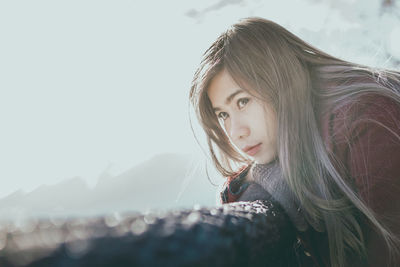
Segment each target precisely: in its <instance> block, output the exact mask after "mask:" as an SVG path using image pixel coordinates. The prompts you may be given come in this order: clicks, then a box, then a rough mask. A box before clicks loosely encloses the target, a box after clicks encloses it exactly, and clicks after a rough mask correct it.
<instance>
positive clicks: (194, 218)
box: [0, 201, 295, 267]
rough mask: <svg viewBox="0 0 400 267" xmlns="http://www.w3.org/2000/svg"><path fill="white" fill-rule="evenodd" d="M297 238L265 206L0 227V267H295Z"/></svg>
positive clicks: (280, 214) (278, 210) (234, 205)
mask: <svg viewBox="0 0 400 267" xmlns="http://www.w3.org/2000/svg"><path fill="white" fill-rule="evenodd" d="M294 242H295V232H294V228H293V226H292V225H291V223H290V221H289V219H288V217H287V216H286V214H285V213H283V211H282V209H281V208H280V207H279V206H278V205H275V204H274V203H273V202H270V201H255V202H238V203H232V204H226V205H223V206H221V207H211V208H194V209H192V210H177V211H169V212H154V213H148V214H114V215H112V216H106V217H97V218H75V219H71V218H70V219H66V220H64V219H49V220H40V221H38V220H31V221H25V222H23V223H19V224H18V225H15V224H13V223H3V224H2V225H1V229H0V266H4V267H7V266H29V267H37V266H52V267H54V266H68V267H75V266H76V267H78V266H79V267H80V266H85V267H86V266H98V267H101V266H113V267H118V266H174V267H175V266H274V267H279V266H293V264H290V262H291V261H292V260H293V259H294V255H293V249H292V248H293V246H292V245H293V244H294Z"/></svg>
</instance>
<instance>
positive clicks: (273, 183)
mask: <svg viewBox="0 0 400 267" xmlns="http://www.w3.org/2000/svg"><path fill="white" fill-rule="evenodd" d="M252 168H253V169H252V172H253V179H254V182H255V183H257V184H259V185H261V187H262V188H263V189H264V190H265V191H267V192H268V193H269V194H270V195H271V196H272V197H273V198H274V199H275V200H276V201H277V202H278V203H279V204H281V206H282V208H283V209H284V210H285V212H286V213H287V215H288V216H289V218H290V219H291V221H292V222H293V224H294V225H295V226H296V228H297V229H298V230H299V231H306V230H307V229H308V223H307V221H306V218H305V214H304V212H303V210H302V209H301V207H300V204H299V200H298V198H297V197H296V196H295V195H294V193H293V191H292V190H291V189H290V188H289V186H288V184H287V183H286V180H285V179H284V178H283V176H282V171H281V168H280V166H279V161H278V160H274V161H272V162H270V163H267V164H255V165H254V166H253V167H252Z"/></svg>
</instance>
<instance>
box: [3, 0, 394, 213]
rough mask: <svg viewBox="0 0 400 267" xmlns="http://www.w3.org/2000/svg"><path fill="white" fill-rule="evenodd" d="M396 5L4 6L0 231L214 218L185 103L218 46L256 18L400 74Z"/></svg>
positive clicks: (356, 1) (295, 0) (361, 1)
mask: <svg viewBox="0 0 400 267" xmlns="http://www.w3.org/2000/svg"><path fill="white" fill-rule="evenodd" d="M399 4H400V3H399V1H394V0H393V1H388V0H385V1H382V0H346V1H344V0H342V1H341V0H325V1H316V0H281V1H261V0H219V1H218V0H216V1H211V0H209V1H194V0H191V1H184V0H182V1H177V0H176V1H144V0H142V1H126V0H125V1H123V0H119V1H101V0H90V1H89V0H79V1H77V0H69V1H53V0H47V1H44V0H35V1H27V0H25V1H23V0H21V1H4V0H0V125H1V126H0V127H1V128H0V219H1V216H2V217H7V216H23V215H24V214H31V213H32V214H36V213H39V214H54V213H56V214H70V213H79V214H88V213H97V212H110V211H117V210H130V209H134V210H146V209H153V208H171V207H189V206H191V205H193V204H196V203H198V204H201V205H213V204H214V203H215V190H216V188H215V187H214V186H212V185H211V184H210V183H209V181H208V180H207V177H206V174H205V170H204V166H205V164H206V156H205V155H204V154H202V151H201V149H200V147H199V145H198V144H197V143H196V142H195V139H194V137H193V135H192V132H191V129H190V123H189V108H188V92H189V87H190V82H191V79H192V76H193V73H194V71H195V69H196V67H197V65H198V64H199V62H200V58H201V55H202V53H203V52H204V51H205V50H206V49H207V48H208V47H209V45H210V44H211V43H212V42H213V41H214V40H215V39H216V37H217V36H218V35H219V34H220V33H221V32H222V31H224V30H225V29H227V27H228V26H229V25H231V24H233V23H235V22H237V21H238V19H240V18H244V17H248V16H261V17H265V18H268V19H271V20H273V21H275V22H278V23H279V24H281V25H283V26H284V27H286V28H287V29H289V30H290V31H292V32H293V33H295V34H297V35H298V36H300V37H301V38H303V39H305V40H306V41H308V42H310V43H311V44H313V45H314V46H317V47H319V48H321V49H323V50H325V51H326V52H328V53H331V54H333V55H334V56H337V57H340V58H343V59H346V60H350V61H356V62H358V63H364V64H368V65H372V66H377V67H389V68H397V69H398V68H399V66H400V65H399V63H400V45H399V44H400V9H399ZM193 126H194V128H195V130H196V131H199V128H198V126H197V124H196V122H195V121H194V125H193ZM198 137H199V138H200V140H204V138H203V136H202V134H201V132H198ZM202 145H203V147H204V148H205V144H204V143H203V144H202ZM208 166H209V167H210V169H209V172H210V174H211V176H212V177H211V178H212V180H213V181H214V182H215V183H217V184H220V183H221V182H223V179H221V178H219V177H218V175H217V174H216V173H215V171H214V170H213V169H212V166H211V165H210V164H209V165H208Z"/></svg>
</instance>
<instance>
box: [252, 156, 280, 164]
mask: <svg viewBox="0 0 400 267" xmlns="http://www.w3.org/2000/svg"><path fill="white" fill-rule="evenodd" d="M274 159H275V156H274V155H265V156H263V157H262V156H260V157H254V161H255V163H257V164H267V163H270V162H272V161H273V160H274Z"/></svg>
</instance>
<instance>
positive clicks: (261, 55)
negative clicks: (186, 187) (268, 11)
mask: <svg viewBox="0 0 400 267" xmlns="http://www.w3.org/2000/svg"><path fill="white" fill-rule="evenodd" d="M190 100H191V103H192V104H193V106H194V108H195V110H196V113H197V116H198V119H199V121H200V123H201V125H202V127H203V129H204V131H205V132H206V135H207V139H208V145H209V149H210V153H211V156H212V159H213V161H214V164H215V166H216V168H217V169H218V170H219V171H220V173H221V174H222V175H224V176H226V177H228V181H227V187H226V190H225V191H224V192H223V193H222V196H223V202H231V201H238V200H254V199H258V198H262V194H263V192H265V193H270V194H272V195H273V197H274V198H275V199H276V200H277V201H278V202H280V203H281V205H282V206H283V208H284V209H285V211H286V212H287V213H288V215H289V217H290V219H291V220H292V222H293V223H294V225H295V226H296V228H297V229H298V233H299V238H300V239H301V240H302V243H303V246H304V247H305V250H306V251H307V254H311V257H312V259H313V264H314V265H315V266H318V265H319V266H348V265H350V264H351V265H353V266H386V265H387V266H399V264H400V260H399V256H398V253H397V249H398V244H399V237H400V226H399V223H398V222H400V204H399V202H400V201H399V198H400V73H399V72H396V71H389V70H384V71H383V70H375V69H372V68H368V67H365V66H361V65H357V64H353V63H349V62H346V61H344V60H341V59H338V58H335V57H333V56H330V55H328V54H326V53H324V52H322V51H320V50H318V49H316V48H314V47H312V46H310V45H309V44H307V43H305V42H304V41H302V40H301V39H299V38H298V37H296V36H295V35H293V34H292V33H290V32H288V31H287V30H286V29H284V28H283V27H281V26H279V25H277V24H275V23H273V22H271V21H268V20H265V19H261V18H249V19H244V20H242V21H240V22H239V23H237V24H235V25H233V26H232V27H231V28H230V29H228V30H227V31H226V32H225V33H223V34H222V35H221V36H219V38H218V39H217V40H216V41H215V42H214V43H213V44H212V45H211V47H210V48H209V49H208V50H207V51H206V52H205V54H204V57H203V59H202V61H201V64H200V67H199V68H198V70H197V71H196V73H195V76H194V79H193V83H192V88H191V92H190ZM238 170H239V171H238ZM252 196H254V197H252Z"/></svg>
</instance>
